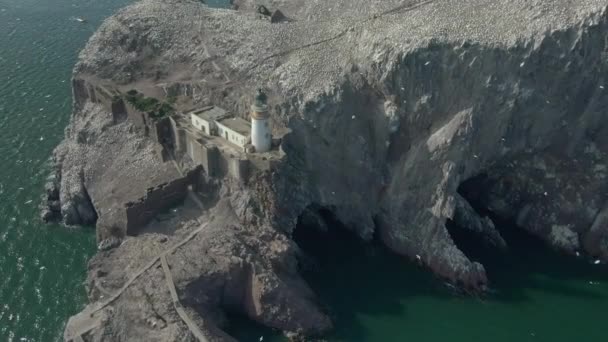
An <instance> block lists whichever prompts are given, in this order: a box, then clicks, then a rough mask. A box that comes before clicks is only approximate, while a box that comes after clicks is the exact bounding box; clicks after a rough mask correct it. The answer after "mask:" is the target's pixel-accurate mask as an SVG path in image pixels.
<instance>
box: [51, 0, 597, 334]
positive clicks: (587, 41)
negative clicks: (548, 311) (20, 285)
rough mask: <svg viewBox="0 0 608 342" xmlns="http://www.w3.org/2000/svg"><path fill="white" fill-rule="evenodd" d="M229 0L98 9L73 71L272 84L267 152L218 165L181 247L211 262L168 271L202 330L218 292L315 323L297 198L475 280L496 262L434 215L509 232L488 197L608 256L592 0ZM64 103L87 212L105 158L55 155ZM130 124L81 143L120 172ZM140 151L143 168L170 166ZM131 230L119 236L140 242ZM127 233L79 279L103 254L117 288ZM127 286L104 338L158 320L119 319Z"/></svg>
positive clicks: (494, 234)
mask: <svg viewBox="0 0 608 342" xmlns="http://www.w3.org/2000/svg"><path fill="white" fill-rule="evenodd" d="M237 4H238V5H239V10H238V11H231V10H213V9H208V8H206V7H205V6H203V5H201V4H198V3H196V2H191V1H178V0H171V1H169V0H166V1H161V0H144V1H141V2H138V3H136V4H134V5H132V6H130V7H128V8H126V9H124V10H122V11H120V12H119V13H117V14H116V15H115V16H114V17H112V18H110V19H108V20H107V21H106V22H105V23H104V24H103V25H102V27H101V28H100V29H99V30H98V32H97V33H96V34H95V35H94V37H93V38H92V39H91V41H90V43H89V44H88V46H87V47H86V48H85V50H84V51H83V52H82V54H81V60H80V62H79V64H78V66H77V67H76V69H75V78H77V79H78V78H91V77H94V78H95V79H96V80H98V82H101V81H103V82H111V83H113V84H117V85H123V86H137V85H139V86H141V85H145V86H146V87H156V88H158V89H167V88H168V87H170V88H171V89H177V92H178V93H180V94H183V95H185V96H188V97H191V98H192V99H193V101H194V102H195V103H201V104H203V103H215V104H221V105H222V106H224V107H227V108H230V109H232V110H233V111H234V112H236V113H245V111H246V108H247V106H248V100H249V99H248V98H247V96H246V95H245V94H249V93H251V90H252V89H254V88H256V87H258V86H260V85H262V86H264V87H266V88H267V89H269V93H270V101H271V104H272V106H273V120H274V125H275V127H277V128H289V129H291V133H290V134H288V135H287V136H286V137H285V138H284V140H283V145H282V149H283V150H284V152H285V157H284V159H283V161H282V162H281V163H280V164H279V165H278V166H277V167H276V169H274V170H272V171H268V172H263V173H260V174H257V175H255V176H254V179H253V180H252V181H251V182H250V183H249V185H248V186H247V187H242V186H240V185H235V184H231V183H230V182H227V181H224V182H223V183H222V185H221V188H222V189H224V190H222V192H221V193H218V195H217V197H218V198H224V200H227V201H228V202H229V205H227V208H230V209H221V210H220V208H224V205H225V204H222V205H220V204H219V203H224V202H222V201H221V200H220V201H218V202H217V206H216V207H215V209H212V210H211V211H210V212H211V213H216V212H217V213H219V214H210V215H217V216H218V217H224V218H226V217H232V216H234V218H233V219H231V220H232V221H230V220H228V219H225V221H226V222H224V223H217V224H218V225H219V226H221V227H229V228H227V229H220V228H216V229H212V230H209V231H208V232H206V233H204V234H205V235H204V236H205V237H206V239H209V241H207V242H205V241H203V240H204V239H202V238H197V239H198V240H200V241H199V242H198V243H193V244H192V245H188V249H189V251H188V252H187V253H184V254H183V256H182V258H183V259H182V260H188V258H189V257H192V256H194V255H199V253H200V255H204V258H205V260H214V262H215V264H214V265H216V266H212V264H210V263H209V262H208V261H203V262H201V263H200V264H199V263H198V262H194V263H192V264H190V266H179V269H180V270H179V271H177V272H178V273H179V274H180V276H178V277H179V278H180V280H178V289H181V290H180V291H182V293H183V294H182V296H183V297H184V298H189V303H192V306H191V308H192V310H193V311H195V312H196V313H197V314H199V315H200V316H202V317H203V318H205V317H210V318H209V319H208V320H205V322H206V323H201V325H203V326H205V327H206V329H207V330H208V331H209V333H210V334H214V333H213V331H215V330H214V329H213V328H208V325H206V324H208V322H209V321H210V322H212V324H211V325H212V326H215V324H216V323H218V322H221V317H220V316H221V315H220V314H217V312H221V311H222V309H227V308H231V309H232V310H236V311H239V312H241V313H245V314H246V315H248V316H249V317H251V318H253V319H256V320H258V321H260V322H262V323H264V324H267V325H269V326H273V327H277V328H279V329H282V330H285V331H298V332H303V333H307V334H308V333H311V332H318V331H323V330H325V329H327V328H328V327H329V325H330V323H329V321H328V319H327V318H326V316H324V315H323V313H321V311H320V310H318V309H317V307H316V304H315V303H314V299H313V297H314V296H313V295H312V294H311V293H310V290H308V288H307V286H306V285H305V284H304V283H303V282H302V280H301V279H300V278H299V276H298V275H297V270H296V267H295V262H296V255H297V247H296V246H295V245H294V244H293V242H292V241H291V240H290V236H291V233H292V232H293V229H294V227H295V224H296V221H297V219H298V217H300V215H302V214H303V213H308V212H309V211H310V210H313V209H312V208H325V209H329V210H331V211H332V212H333V214H334V215H335V217H336V218H337V219H339V220H340V221H342V222H343V223H345V225H346V226H348V227H350V228H352V230H353V232H355V233H356V234H358V235H360V236H361V237H362V238H364V239H370V238H372V236H373V235H374V234H377V236H379V237H380V238H381V239H382V241H383V242H384V243H385V244H386V245H387V246H388V247H389V248H390V249H392V250H393V251H395V252H397V253H399V254H402V255H406V256H409V257H411V258H412V259H420V261H421V262H422V263H424V264H425V265H426V266H428V267H429V269H430V270H432V271H433V272H435V273H436V274H437V275H439V276H441V277H443V278H446V279H449V280H450V281H452V282H454V283H459V284H461V285H462V286H464V287H467V288H472V289H480V288H483V287H485V286H486V284H487V283H488V281H491V279H490V280H488V279H487V276H486V273H485V270H484V267H483V265H482V264H481V263H480V262H479V261H475V260H470V259H469V258H467V256H466V255H465V254H464V253H463V252H462V251H461V250H460V249H459V247H458V246H457V245H456V244H455V243H454V242H453V240H452V238H451V236H450V234H449V232H448V230H447V229H446V223H447V222H448V221H450V222H454V223H455V225H456V227H458V228H457V229H466V230H470V231H473V232H475V233H476V234H479V235H482V236H484V237H485V239H487V240H488V241H490V242H491V243H492V244H493V245H494V246H496V248H501V249H504V248H508V245H507V244H506V242H505V241H504V240H503V239H502V237H501V236H500V233H499V232H498V230H496V228H495V227H494V224H493V223H492V221H491V220H490V219H489V218H488V217H486V214H487V213H488V212H492V213H494V214H496V215H498V216H501V217H503V218H507V219H513V220H514V221H515V222H517V225H518V226H519V227H520V228H522V229H525V230H527V231H529V232H531V233H532V234H534V235H536V236H538V237H540V238H541V239H543V240H544V241H546V242H547V244H548V245H550V246H552V247H554V248H557V249H559V250H562V251H564V252H566V253H571V254H575V255H576V254H580V255H586V256H587V257H592V258H599V259H601V260H603V261H604V262H608V211H607V210H608V207H607V205H608V204H607V203H608V180H607V178H606V177H607V176H608V169H607V165H608V156H607V154H606V153H607V152H608V123H607V122H608V120H607V119H608V114H606V111H605V110H606V109H605V108H607V106H606V105H607V102H608V84H607V83H606V82H607V76H608V74H607V71H608V69H607V66H608V62H607V56H608V46H607V44H608V43H607V42H608V30H607V29H608V26H607V25H608V20H607V19H608V18H607V17H606V3H605V1H599V0H583V1H576V2H574V1H568V0H543V1H541V0H537V1H524V0H516V1H493V2H491V3H489V2H486V1H481V0H464V1H462V0H461V1H449V0H436V1H424V2H403V1H397V0H383V1H379V0H377V1H369V0H366V1H363V0H361V1H353V0H348V1H347V0H336V1H331V2H327V1H319V2H316V1H307V2H304V1H298V0H291V1H288V0H282V1H275V2H269V3H267V4H266V5H267V6H268V7H269V8H270V9H271V10H272V9H275V8H277V7H278V8H280V9H281V11H282V12H283V13H285V15H286V16H287V17H289V18H291V19H293V20H292V21H290V22H286V23H279V24H272V23H270V22H269V21H268V20H267V18H265V17H263V16H261V15H259V14H257V13H255V12H254V11H253V10H252V9H254V8H255V4H256V2H255V1H253V0H243V1H239V2H238V3H237ZM79 113H87V114H86V115H87V116H86V117H87V118H90V120H100V116H102V114H101V113H97V114H96V112H95V111H94V108H91V107H87V106H85V107H83V108H78V110H77V113H76V114H75V117H74V120H73V123H72V126H71V127H72V128H70V130H69V131H68V135H67V140H68V141H72V140H73V143H67V144H74V146H71V145H70V146H68V147H66V146H67V145H66V143H64V145H62V146H63V147H61V148H60V149H59V150H58V151H59V152H58V155H60V156H63V157H61V158H58V160H59V161H60V163H59V165H60V170H61V172H60V174H61V181H60V184H61V198H62V209H63V208H64V207H66V208H74V209H68V210H65V211H64V217H65V216H70V215H72V214H69V213H70V212H73V211H74V210H75V212H77V213H78V217H88V215H87V214H86V213H88V212H90V208H84V209H82V210H81V208H79V207H78V206H77V205H74V204H73V203H74V202H75V201H72V200H71V199H70V198H73V197H69V194H85V193H86V194H87V196H90V198H91V202H92V204H93V205H94V207H95V210H96V212H97V215H99V217H100V220H102V219H103V218H104V213H105V212H107V211H108V208H110V207H111V203H112V202H111V201H110V200H107V199H111V198H114V197H112V196H110V195H109V194H110V193H111V192H109V191H106V190H99V189H103V188H104V185H105V184H107V182H108V180H107V179H108V178H104V176H103V175H106V176H105V177H109V175H112V173H107V172H105V171H104V172H101V171H99V172H98V173H87V172H85V173H84V175H85V177H84V179H85V180H88V181H84V182H83V181H73V182H72V181H70V179H72V180H76V179H77V177H76V176H70V177H66V175H70V174H77V173H76V171H77V170H78V169H79V168H81V167H82V165H91V164H88V161H87V162H85V161H83V160H80V161H74V162H69V163H66V162H65V161H64V160H68V161H70V160H74V157H69V156H72V155H73V154H75V153H77V155H80V156H82V158H84V157H85V156H88V155H89V153H90V151H89V150H86V149H84V147H83V145H86V142H83V141H78V140H77V138H76V137H78V136H79V133H78V132H77V131H81V130H84V131H86V123H87V120H84V119H80V117H81V116H79ZM78 122H81V124H78ZM82 125H84V126H82ZM122 125H124V126H122ZM79 127H80V128H79ZM121 127H122V128H121ZM120 129H125V130H128V123H124V124H121V125H118V126H111V127H109V128H101V127H99V128H96V129H95V130H94V131H95V132H102V131H103V132H104V133H103V134H100V136H104V137H108V138H107V139H110V140H111V139H119V138H112V137H115V136H117V135H118V131H117V130H120ZM87 136H89V134H87ZM93 136H95V135H94V134H93ZM137 136H138V135H137V134H135V133H134V134H131V135H127V134H125V135H123V136H122V138H120V139H126V140H125V141H122V142H120V143H118V142H117V143H115V144H111V143H110V142H109V141H106V140H103V139H102V140H97V141H98V142H99V143H98V144H97V145H96V147H95V148H94V150H95V151H101V150H103V149H107V150H106V151H108V152H105V153H102V154H98V155H100V156H102V157H100V158H99V162H104V163H110V164H115V165H117V169H116V170H117V171H116V172H118V170H120V168H118V166H120V165H126V164H125V163H122V162H117V161H121V160H123V159H124V158H126V157H125V155H132V154H131V153H132V151H133V149H130V147H129V149H126V147H121V148H119V147H118V146H124V144H127V146H132V145H133V144H136V143H137V144H140V145H141V147H140V148H142V149H145V146H146V145H145V144H146V141H145V139H142V140H138V139H140V138H136V137H137ZM104 139H105V138H104ZM85 140H86V141H87V142H88V141H89V140H88V138H87V139H85ZM111 141H113V140H111ZM139 141H141V142H139ZM140 145H138V146H140ZM75 151H82V153H80V152H75ZM87 151H89V152H87ZM109 151H111V152H109ZM95 153H97V152H95ZM95 155H97V154H95ZM70 158H71V159H70ZM87 158H88V159H90V157H87ZM96 160H97V159H96ZM146 160H148V159H146ZM146 165H147V166H145V167H148V168H152V170H154V172H153V173H154V174H157V171H156V167H158V168H160V169H162V168H163V167H165V166H162V164H161V163H158V162H153V161H150V162H149V163H148V164H146ZM140 167H144V166H142V165H139V164H136V165H134V166H132V168H129V170H133V172H139V171H141V170H142V169H141V168H140ZM85 169H90V167H87V168H85ZM121 172H122V171H121ZM167 172H168V171H167ZM88 174H90V176H87V175H88ZM94 174H96V175H98V176H94ZM125 174H126V173H125ZM129 174H130V173H129ZM146 177H148V176H147V175H146V174H140V175H138V179H146ZM150 177H152V176H150ZM127 179H134V178H128V177H127ZM70 184H76V185H77V186H76V185H70ZM67 189H75V190H74V191H72V190H70V191H68V190H67ZM101 199H106V201H105V202H104V201H103V200H101ZM76 202H78V201H76ZM222 210H223V211H222ZM227 213H230V214H227ZM231 215H232V216H231ZM205 219H209V217H207V218H205ZM83 221H86V220H83ZM229 222H232V223H229ZM219 226H218V227H219ZM215 235H217V236H215ZM146 239H151V238H142V237H138V238H134V239H132V240H135V241H139V242H130V243H132V244H138V243H139V244H142V245H144V246H147V244H148V243H152V242H147V240H146ZM214 239H216V240H217V241H220V240H221V242H217V244H216V242H213V241H215V240H214ZM222 239H223V240H222ZM198 240H197V241H198ZM129 241H131V240H129ZM260 241H262V242H260ZM129 246H130V245H128V244H126V243H125V244H123V246H121V247H120V248H119V249H117V250H114V251H112V252H111V253H114V254H112V255H114V257H111V256H109V255H106V254H100V255H98V256H97V257H96V258H95V260H94V261H93V262H92V264H91V268H92V271H91V272H92V273H91V274H92V276H91V277H90V282H89V285H90V286H92V284H93V283H94V282H96V281H97V280H98V279H99V278H100V277H98V276H97V274H98V272H97V271H98V270H99V269H101V268H107V269H108V270H109V271H107V272H106V271H104V272H102V273H100V274H106V273H107V274H109V275H106V277H110V278H112V279H115V281H116V284H117V285H116V286H115V287H114V288H116V289H117V288H119V287H120V284H121V279H122V282H124V279H126V278H128V276H127V275H125V274H124V273H121V272H118V271H116V270H115V267H116V266H112V265H115V264H117V263H118V261H117V260H116V259H120V258H121V256H122V255H129V258H130V259H133V260H144V259H145V256H146V255H147V254H146V253H142V252H141V251H139V250H136V251H133V250H132V249H129V248H130V247H129ZM265 246H275V247H276V249H275V248H270V249H267V248H265ZM277 251H282V252H277ZM148 256H149V255H148ZM217 260H222V261H217ZM112 270H113V271H112ZM116 272H117V273H116ZM253 275H255V276H253ZM159 277H160V275H159ZM159 282H162V281H160V280H159ZM153 284H156V282H150V283H147V285H145V286H148V287H151V289H150V291H151V293H152V296H151V297H150V298H152V299H151V300H150V302H151V303H152V304H150V305H152V306H154V304H153V303H155V301H157V300H158V301H159V302H161V303H164V302H168V299H164V302H163V301H162V300H161V299H155V298H157V297H158V298H161V297H162V296H165V297H166V296H167V294H166V293H165V294H163V295H161V294H155V293H156V292H159V291H161V290H159V289H158V287H156V285H153ZM237 284H238V285H237ZM242 284H245V285H242ZM134 286H136V287H135V288H136V289H139V288H141V287H142V286H144V285H134ZM158 286H161V285H158ZM152 288H154V290H152ZM260 289H261V290H260ZM134 291H135V290H134ZM220 292H221V293H222V295H219V293H220ZM121 298H122V297H121ZM124 298H125V299H121V300H119V301H117V304H116V305H115V306H116V307H118V308H119V310H117V311H113V313H112V315H110V316H111V317H112V319H110V320H109V321H108V322H109V323H107V325H105V327H106V328H107V327H110V326H112V327H113V328H111V330H112V331H114V332H115V334H114V335H112V336H113V338H115V339H117V340H126V339H128V338H127V337H128V336H135V335H133V334H148V335H147V336H153V333H152V332H151V331H152V330H153V329H152V328H150V327H151V325H145V324H139V325H137V326H138V327H139V328H137V329H134V328H131V327H129V326H126V325H125V326H119V325H120V324H123V323H120V321H121V320H123V321H124V320H125V319H126V320H127V321H138V320H139V321H142V322H143V321H145V318H142V317H139V316H138V317H139V318H136V317H134V316H132V315H131V314H129V313H127V312H126V311H121V310H122V309H120V308H128V307H129V305H128V303H129V301H134V300H135V298H137V296H136V295H135V294H129V293H126V294H125V295H124ZM162 298H164V297H162ZM214 298H221V299H220V300H217V299H214ZM92 299H93V300H96V299H99V297H98V296H92ZM132 305H135V302H133V303H132ZM235 308H236V309H235ZM165 309H166V310H167V312H169V311H170V308H169V306H168V304H167V305H166V306H165ZM124 310H127V309H124ZM146 312H148V311H145V312H144V313H142V314H141V315H144V316H145V315H146ZM151 312H156V311H154V310H149V312H148V313H149V314H150V315H152V314H151ZM132 314H133V315H135V313H132ZM138 315H139V314H138ZM157 315H158V316H159V317H160V316H162V317H163V321H164V322H175V323H174V325H171V324H168V325H165V326H171V327H172V328H171V329H173V330H171V329H169V328H163V329H164V330H163V329H161V330H162V331H163V333H167V334H169V333H168V332H170V331H171V332H175V334H178V332H180V331H181V332H180V333H182V332H183V331H184V330H183V329H184V326H183V324H182V323H179V320H178V319H176V318H174V316H175V315H174V314H170V313H167V314H166V315H165V314H161V313H158V312H157ZM171 315H172V316H171ZM172 317H173V318H172ZM218 324H219V323H218ZM108 329H110V328H108ZM154 329H157V328H154ZM167 329H169V330H167ZM180 329H182V330H180ZM178 335H179V334H178ZM178 335H171V334H169V335H163V336H164V337H163V338H166V339H171V338H177V337H175V336H178ZM216 335H217V336H218V337H217V338H218V339H224V338H228V337H227V336H226V335H224V334H222V333H217V334H216ZM98 336H103V335H98ZM171 336H173V337H171ZM180 336H181V335H180ZM102 339H103V338H102Z"/></svg>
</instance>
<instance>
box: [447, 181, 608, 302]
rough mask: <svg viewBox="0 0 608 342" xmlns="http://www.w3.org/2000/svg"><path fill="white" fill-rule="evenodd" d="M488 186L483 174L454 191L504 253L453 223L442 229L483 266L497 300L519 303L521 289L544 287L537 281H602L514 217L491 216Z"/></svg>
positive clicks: (596, 272) (593, 269) (588, 267)
mask: <svg viewBox="0 0 608 342" xmlns="http://www.w3.org/2000/svg"><path fill="white" fill-rule="evenodd" d="M492 186H493V180H492V179H490V178H489V177H488V174H487V173H482V174H479V175H477V176H475V177H472V178H470V179H468V180H466V181H464V182H463V183H462V184H461V185H460V186H459V187H458V193H459V194H460V195H461V196H462V197H463V198H464V199H465V200H467V202H468V203H469V204H470V205H471V206H472V207H473V209H474V210H475V211H476V212H477V213H478V214H479V215H480V216H487V217H489V218H490V219H491V220H492V222H493V223H494V226H495V228H496V230H497V231H498V232H499V233H500V235H501V236H502V238H503V239H504V241H505V242H506V245H507V250H506V251H504V252H499V251H497V250H495V249H493V248H492V247H491V246H488V244H487V243H485V242H484V241H483V237H480V236H478V235H476V234H474V233H472V232H471V231H469V230H467V229H463V227H458V225H456V224H455V223H454V222H451V221H448V222H446V228H447V229H448V232H449V233H450V235H451V236H452V239H453V240H454V242H455V243H456V245H457V246H458V248H459V249H460V250H461V251H463V253H465V255H466V256H467V257H469V258H470V259H471V260H474V261H478V262H480V263H482V264H483V265H484V267H485V269H486V272H487V274H488V278H489V280H490V282H491V286H492V288H493V289H495V290H498V291H499V293H498V296H499V297H500V299H513V298H518V299H519V298H521V297H524V296H525V295H524V289H525V288H527V287H531V286H532V287H533V286H545V285H544V283H543V281H541V280H539V279H543V280H546V279H563V280H567V281H570V280H575V281H582V282H588V281H589V279H603V280H605V276H604V275H601V274H600V273H599V272H601V268H599V267H594V265H592V264H590V263H588V262H586V261H585V260H584V259H583V258H578V259H577V258H574V257H572V256H568V255H565V254H563V253H560V252H558V251H556V250H554V249H552V248H550V247H549V246H548V245H547V244H546V243H545V242H544V241H542V240H541V239H540V238H538V237H537V236H534V235H532V234H531V233H529V232H528V231H526V230H525V229H523V228H521V227H519V226H518V225H517V223H516V222H515V217H502V216H500V215H498V214H496V213H494V212H492V211H491V210H490V209H489V208H488V206H487V203H488V195H489V194H490V191H491V190H492ZM595 281H599V280H595Z"/></svg>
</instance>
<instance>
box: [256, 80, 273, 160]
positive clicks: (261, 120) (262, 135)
mask: <svg viewBox="0 0 608 342" xmlns="http://www.w3.org/2000/svg"><path fill="white" fill-rule="evenodd" d="M267 100H268V96H266V94H265V93H264V92H263V91H262V89H258V92H257V94H256V96H255V101H254V102H253V104H252V105H251V144H252V145H253V147H255V151H256V152H259V153H264V152H268V151H270V147H271V145H272V129H271V128H270V115H269V114H268V104H267Z"/></svg>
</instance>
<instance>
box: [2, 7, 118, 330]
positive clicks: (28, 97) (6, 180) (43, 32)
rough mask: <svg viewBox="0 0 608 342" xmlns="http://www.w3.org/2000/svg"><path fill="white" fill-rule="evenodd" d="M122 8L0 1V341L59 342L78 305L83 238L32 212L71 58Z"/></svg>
mask: <svg viewBox="0 0 608 342" xmlns="http://www.w3.org/2000/svg"><path fill="white" fill-rule="evenodd" d="M125 3H127V1H126V0H0V132H1V134H0V155H1V156H2V158H1V159H0V160H1V162H2V165H1V167H0V341H44V342H46V341H55V340H61V338H62V330H63V326H64V323H65V321H66V319H67V317H68V316H70V315H71V314H74V313H75V312H77V311H78V310H79V309H80V307H81V306H82V305H83V303H84V301H85V292H84V288H83V286H82V283H83V281H84V279H85V276H86V262H87V260H88V259H89V257H90V256H91V255H92V254H93V253H94V252H95V237H94V234H93V231H92V230H91V229H84V230H69V229H66V228H63V227H61V226H58V225H44V224H42V223H41V222H40V220H39V218H38V210H37V206H38V204H39V198H40V195H41V194H42V191H43V185H44V182H45V178H46V177H47V175H48V173H49V168H48V163H47V161H48V158H49V156H50V155H51V151H52V149H53V148H54V147H55V145H57V144H58V143H59V141H60V140H61V138H62V136H63V129H64V127H65V126H66V125H67V123H68V120H69V116H70V110H71V93H70V76H71V69H72V67H73V65H74V63H75V61H76V57H77V53H78V51H79V50H80V49H81V48H82V47H83V46H84V44H85V43H86V41H87V39H88V37H89V36H90V35H91V34H92V33H93V32H94V30H95V29H96V27H97V26H98V25H99V23H100V21H101V20H102V18H104V17H106V16H108V15H110V14H111V13H112V12H114V11H115V10H116V9H117V8H118V7H120V6H122V5H124V4H125ZM76 16H82V17H84V18H86V19H88V20H89V22H88V23H86V24H81V23H78V22H76V21H75V20H74V18H75V17H76Z"/></svg>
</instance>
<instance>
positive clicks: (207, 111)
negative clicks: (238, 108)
mask: <svg viewBox="0 0 608 342" xmlns="http://www.w3.org/2000/svg"><path fill="white" fill-rule="evenodd" d="M190 114H193V115H196V116H198V117H199V118H201V119H204V120H207V121H213V120H220V119H222V118H223V117H225V116H226V115H228V112H227V111H226V110H225V109H223V108H220V107H205V108H201V109H195V110H193V111H192V112H190Z"/></svg>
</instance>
